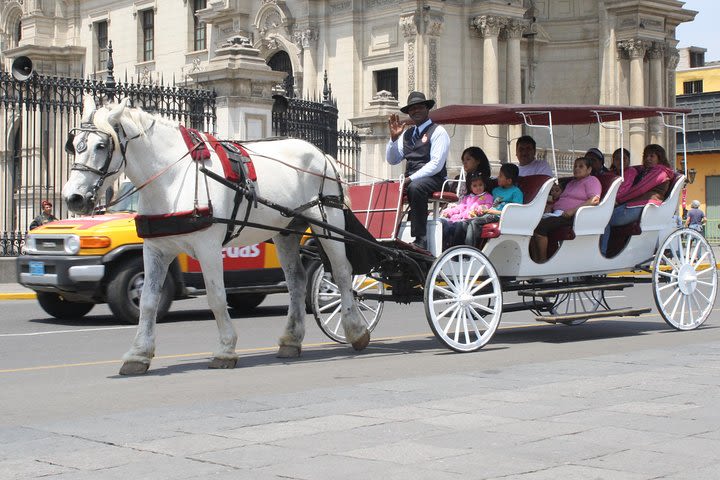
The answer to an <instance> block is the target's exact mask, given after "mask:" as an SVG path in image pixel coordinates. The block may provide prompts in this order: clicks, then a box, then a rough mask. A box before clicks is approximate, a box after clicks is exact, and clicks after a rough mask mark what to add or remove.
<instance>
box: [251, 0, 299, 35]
mask: <svg viewBox="0 0 720 480" xmlns="http://www.w3.org/2000/svg"><path fill="white" fill-rule="evenodd" d="M292 23H293V22H292V18H291V17H290V15H289V11H288V10H287V7H286V6H285V2H284V1H283V0H262V5H261V7H260V9H259V10H258V13H257V15H256V16H255V22H254V26H255V28H257V29H258V31H259V32H260V36H262V37H264V36H267V35H268V34H270V33H273V32H275V33H283V34H285V35H286V36H289V35H288V33H289V31H288V29H289V28H290V27H291V25H292Z"/></svg>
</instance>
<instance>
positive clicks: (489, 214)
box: [455, 163, 523, 245]
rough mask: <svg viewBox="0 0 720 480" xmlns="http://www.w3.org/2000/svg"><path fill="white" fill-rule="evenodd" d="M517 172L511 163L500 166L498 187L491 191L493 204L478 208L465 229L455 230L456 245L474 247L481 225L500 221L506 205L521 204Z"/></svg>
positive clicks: (521, 195) (516, 167)
mask: <svg viewBox="0 0 720 480" xmlns="http://www.w3.org/2000/svg"><path fill="white" fill-rule="evenodd" d="M519 172H520V171H519V169H518V166H517V165H515V164H513V163H503V164H502V165H501V166H500V173H499V174H498V178H497V183H498V186H497V187H495V188H494V189H493V191H492V196H493V204H492V205H491V206H489V207H480V209H479V212H478V213H479V215H478V216H477V217H475V218H473V219H472V220H470V222H467V223H469V225H466V227H467V229H461V228H457V229H456V231H455V239H456V242H457V244H461V243H464V244H466V245H475V243H476V241H477V239H479V238H480V233H481V231H482V226H483V225H485V224H486V223H495V222H498V221H500V214H501V213H502V211H503V209H504V208H505V206H506V205H507V204H509V203H523V193H522V190H520V189H519V188H518V186H517V181H518V177H519V176H520V174H519ZM464 223H465V222H464ZM465 230H467V231H465Z"/></svg>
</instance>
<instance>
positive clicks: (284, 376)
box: [0, 285, 720, 480]
mask: <svg viewBox="0 0 720 480" xmlns="http://www.w3.org/2000/svg"><path fill="white" fill-rule="evenodd" d="M624 295H627V296H624ZM285 302H286V299H285V296H284V295H276V296H274V297H270V298H269V299H268V300H267V301H266V302H265V303H264V304H263V305H262V306H261V307H260V308H259V309H258V310H257V311H256V312H255V313H254V314H253V315H252V316H243V317H241V316H235V317H234V320H233V323H234V325H235V326H236V328H237V330H238V332H239V334H240V342H239V344H238V348H239V351H240V354H241V358H240V365H239V368H237V369H235V370H232V371H211V370H208V369H207V364H208V357H209V355H210V352H211V351H212V349H213V348H214V346H215V341H216V329H215V324H214V321H212V319H211V316H210V314H209V312H208V311H207V309H206V306H205V304H204V299H203V298H199V299H194V300H187V301H182V302H177V303H176V304H174V306H173V310H172V312H173V313H172V314H171V316H170V318H169V321H168V322H165V323H162V324H160V325H159V326H158V350H157V357H156V359H155V360H154V362H153V364H152V366H151V370H150V372H149V373H148V374H147V375H146V376H143V377H132V378H128V377H120V376H118V375H117V370H118V368H119V365H120V363H119V358H120V356H121V355H122V353H123V352H124V351H125V350H126V349H127V347H128V345H129V343H130V340H131V339H132V336H133V335H134V327H129V326H125V325H120V324H117V323H115V322H114V320H113V318H112V317H111V316H110V315H109V310H107V308H106V307H105V306H98V307H96V308H95V309H94V310H93V311H92V312H91V313H90V315H89V316H88V317H87V318H86V319H85V320H84V321H72V322H61V321H58V320H54V319H50V318H47V315H45V314H44V313H43V312H42V310H40V308H39V307H38V306H37V305H36V304H35V302H34V301H31V300H6V301H0V308H1V309H2V310H3V314H2V320H0V405H2V409H1V410H0V478H2V479H5V478H8V479H10V478H39V477H42V478H51V479H105V478H109V479H112V478H122V479H127V478H153V479H156V478H172V479H177V478H197V479H201V478H202V479H205V478H212V479H222V478H233V479H237V478H243V479H244V478H248V479H259V480H264V479H288V478H290V479H334V478H339V477H342V478H349V479H354V478H362V479H366V478H377V477H382V478H384V479H413V480H415V479H425V478H427V479H461V478H462V479H468V478H472V479H485V478H513V479H514V478H518V479H551V478H552V479H557V478H568V479H570V478H571V479H584V478H588V479H590V478H592V479H596V478H601V479H653V478H667V479H681V478H685V479H703V478H707V479H716V478H718V474H719V472H720V458H719V457H718V455H717V452H718V451H720V414H719V413H718V410H717V408H716V399H717V398H718V397H719V394H720V374H719V373H720V372H719V370H718V358H719V356H720V329H718V328H717V326H718V324H720V318H719V315H718V312H717V311H715V312H713V315H712V317H711V318H710V319H709V320H708V322H707V323H706V326H704V327H703V328H702V329H700V330H697V331H692V332H675V331H672V330H670V329H669V328H668V327H666V325H665V323H664V322H663V321H662V319H661V318H660V317H659V316H658V315H657V313H655V310H654V309H653V312H652V313H651V314H648V315H645V316H643V317H640V318H638V319H625V320H621V319H614V320H606V321H595V322H588V323H587V324H585V325H581V326H576V327H566V326H552V325H545V324H536V323H535V322H534V320H533V319H532V316H531V315H529V314H528V313H517V314H508V315H506V316H504V317H503V324H502V326H503V327H504V328H502V327H501V328H502V329H501V330H499V332H498V333H497V334H496V336H495V337H494V338H493V340H492V341H491V343H490V344H488V345H487V346H486V347H485V348H484V349H483V350H482V351H480V352H477V353H474V354H457V353H452V352H450V351H448V350H446V349H445V348H444V347H441V346H440V344H439V343H438V342H437V341H436V340H435V339H434V338H433V337H432V336H431V334H430V333H429V327H428V325H427V323H426V321H425V319H424V312H423V307H422V305H420V304H413V305H409V306H408V305H395V304H386V306H385V312H384V314H383V318H382V320H381V322H380V325H379V326H378V328H377V330H376V331H375V332H374V335H373V341H372V343H371V345H370V347H369V348H368V349H367V350H366V351H365V352H362V353H359V354H357V353H355V352H353V351H352V350H351V349H349V348H348V347H346V346H341V345H337V344H333V343H331V342H328V341H326V340H325V339H324V337H322V335H321V333H320V332H319V329H318V328H317V326H316V325H315V324H314V321H313V320H312V318H311V316H308V319H307V339H306V343H305V349H304V351H303V357H302V358H301V359H299V360H296V361H280V360H278V359H276V358H275V357H274V353H275V346H274V343H275V339H276V338H277V336H278V335H279V333H280V331H281V328H282V325H283V323H284V319H283V316H284V314H285V307H284V305H285ZM611 303H612V304H614V305H617V306H620V305H632V306H652V294H651V291H650V289H649V287H648V286H647V285H644V286H637V287H635V288H634V289H631V290H627V291H626V292H624V293H622V294H619V298H613V299H611Z"/></svg>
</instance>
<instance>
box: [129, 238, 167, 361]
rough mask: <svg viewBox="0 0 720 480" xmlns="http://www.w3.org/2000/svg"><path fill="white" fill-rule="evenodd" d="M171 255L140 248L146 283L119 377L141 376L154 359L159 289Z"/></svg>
mask: <svg viewBox="0 0 720 480" xmlns="http://www.w3.org/2000/svg"><path fill="white" fill-rule="evenodd" d="M173 258H174V255H172V254H168V253H164V252H163V251H162V249H160V248H157V247H156V246H153V245H150V244H149V243H146V244H145V246H144V248H143V266H144V270H145V283H144V284H143V289H142V295H141V296H140V319H139V321H138V328H137V333H136V334H135V340H133V343H132V346H131V347H130V350H128V351H127V353H125V355H123V364H122V367H120V375H141V374H143V373H145V372H147V369H148V368H149V367H150V360H152V358H153V357H154V356H155V321H156V317H157V308H158V304H159V303H160V295H161V291H162V286H163V284H164V283H165V276H166V275H167V271H168V266H169V265H170V262H172V260H173Z"/></svg>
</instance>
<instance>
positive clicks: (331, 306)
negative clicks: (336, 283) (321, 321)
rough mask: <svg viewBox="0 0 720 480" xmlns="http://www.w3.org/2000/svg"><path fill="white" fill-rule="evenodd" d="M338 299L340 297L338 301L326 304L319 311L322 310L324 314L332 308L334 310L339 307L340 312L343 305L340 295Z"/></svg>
mask: <svg viewBox="0 0 720 480" xmlns="http://www.w3.org/2000/svg"><path fill="white" fill-rule="evenodd" d="M337 297H338V298H337V300H333V301H332V302H328V303H326V304H324V305H323V306H322V307H320V308H319V309H318V310H320V311H321V312H323V313H324V312H326V311H327V310H329V309H331V308H333V307H335V306H338V310H339V308H340V307H339V305H340V304H341V300H340V298H339V297H340V295H337Z"/></svg>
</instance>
